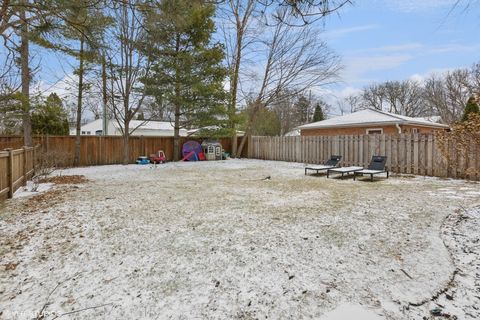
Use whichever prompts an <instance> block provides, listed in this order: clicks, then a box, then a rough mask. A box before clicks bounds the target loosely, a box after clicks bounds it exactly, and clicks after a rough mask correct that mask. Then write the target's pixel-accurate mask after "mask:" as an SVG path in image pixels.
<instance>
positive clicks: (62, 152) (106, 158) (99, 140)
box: [0, 136, 247, 167]
mask: <svg viewBox="0 0 480 320" xmlns="http://www.w3.org/2000/svg"><path fill="white" fill-rule="evenodd" d="M240 139H241V138H239V140H240ZM187 140H197V141H201V140H202V139H197V138H187V137H182V138H181V139H180V145H182V144H183V143H184V142H185V141H187ZM219 141H220V143H221V144H222V147H223V149H224V150H225V151H226V152H230V151H231V139H230V138H222V139H219ZM33 142H34V144H35V145H40V149H39V150H38V151H39V153H42V154H48V155H49V157H54V158H56V161H55V163H56V164H57V165H58V166H65V167H69V166H72V165H73V159H74V155H75V136H34V137H33ZM21 146H23V137H20V136H0V150H1V149H4V148H21ZM129 150H130V157H129V158H130V159H129V161H130V163H135V160H136V159H137V158H138V157H139V156H148V155H150V154H152V153H155V152H157V151H158V150H163V151H164V152H165V155H166V157H167V160H168V161H170V160H172V159H173V137H146V136H132V137H130V138H129ZM243 156H245V157H246V156H247V146H245V148H244V152H243ZM122 161H123V138H122V137H120V136H82V137H81V139H80V166H94V165H106V164H121V163H122Z"/></svg>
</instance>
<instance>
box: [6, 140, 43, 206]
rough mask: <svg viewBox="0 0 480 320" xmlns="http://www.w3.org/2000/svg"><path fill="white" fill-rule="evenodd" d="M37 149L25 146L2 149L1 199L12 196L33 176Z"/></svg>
mask: <svg viewBox="0 0 480 320" xmlns="http://www.w3.org/2000/svg"><path fill="white" fill-rule="evenodd" d="M35 149H36V148H33V147H23V148H21V149H17V150H14V149H6V150H4V151H0V200H4V199H6V198H12V197H13V194H14V193H15V191H16V190H17V189H18V188H20V187H21V186H25V185H26V184H27V180H29V179H31V178H32V177H33V175H34V172H35V156H36V150H35Z"/></svg>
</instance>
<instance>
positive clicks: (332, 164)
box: [305, 156, 342, 175]
mask: <svg viewBox="0 0 480 320" xmlns="http://www.w3.org/2000/svg"><path fill="white" fill-rule="evenodd" d="M340 160H342V156H331V157H330V159H329V160H327V161H325V163H324V164H322V165H318V166H310V167H305V175H307V170H311V171H316V173H318V172H319V171H323V170H328V169H332V168H336V167H337V166H338V163H339V162H340Z"/></svg>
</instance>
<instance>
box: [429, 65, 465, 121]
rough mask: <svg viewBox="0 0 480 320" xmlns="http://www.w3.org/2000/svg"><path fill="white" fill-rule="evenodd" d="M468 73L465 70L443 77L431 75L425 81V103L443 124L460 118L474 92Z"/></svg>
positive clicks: (455, 71)
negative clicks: (439, 117)
mask: <svg viewBox="0 0 480 320" xmlns="http://www.w3.org/2000/svg"><path fill="white" fill-rule="evenodd" d="M469 73H470V72H469V70H467V69H459V70H454V71H450V72H447V73H446V74H443V75H438V74H433V75H431V76H430V77H429V78H428V79H427V80H426V81H425V90H424V99H425V102H426V104H427V105H428V106H429V108H430V110H432V111H433V112H434V113H437V114H438V115H439V116H441V118H442V121H443V122H444V123H453V122H456V121H458V120H459V119H460V118H461V117H462V114H463V110H464V108H465V104H466V102H467V100H468V98H469V97H470V96H472V94H473V92H474V91H473V89H472V83H471V82H469Z"/></svg>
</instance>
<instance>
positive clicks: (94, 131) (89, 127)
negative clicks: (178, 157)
mask: <svg viewBox="0 0 480 320" xmlns="http://www.w3.org/2000/svg"><path fill="white" fill-rule="evenodd" d="M102 128H103V120H102V119H97V120H94V121H92V122H89V123H87V124H84V125H83V126H82V127H81V130H80V134H81V135H83V136H95V135H97V136H101V135H103V131H102ZM135 128H136V129H135ZM133 130H134V131H133ZM132 131H133V132H132ZM130 132H131V135H132V136H162V137H173V123H171V122H169V121H143V120H132V121H130ZM75 133H76V131H75V128H71V129H70V135H75ZM107 135H109V136H121V135H122V130H121V129H120V126H119V125H118V123H117V121H115V120H108V122H107ZM180 136H181V137H185V136H187V130H185V129H180Z"/></svg>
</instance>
